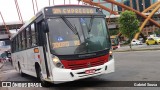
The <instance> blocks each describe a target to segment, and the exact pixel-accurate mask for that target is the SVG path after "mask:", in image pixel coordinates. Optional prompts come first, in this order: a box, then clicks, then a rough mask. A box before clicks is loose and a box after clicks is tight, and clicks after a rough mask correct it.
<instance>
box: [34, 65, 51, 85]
mask: <svg viewBox="0 0 160 90" xmlns="http://www.w3.org/2000/svg"><path fill="white" fill-rule="evenodd" d="M35 68H36V74H37V79H38V81H40V82H41V85H42V86H43V87H49V86H50V83H49V82H47V81H44V80H43V75H42V71H41V68H40V66H39V65H35Z"/></svg>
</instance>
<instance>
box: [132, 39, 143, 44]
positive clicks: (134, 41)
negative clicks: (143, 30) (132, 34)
mask: <svg viewBox="0 0 160 90" xmlns="http://www.w3.org/2000/svg"><path fill="white" fill-rule="evenodd" d="M131 45H142V42H141V41H139V40H136V39H133V40H132V41H131Z"/></svg>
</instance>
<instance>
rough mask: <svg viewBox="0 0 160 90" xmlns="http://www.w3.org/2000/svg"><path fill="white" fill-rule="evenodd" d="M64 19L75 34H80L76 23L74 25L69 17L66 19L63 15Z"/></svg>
mask: <svg viewBox="0 0 160 90" xmlns="http://www.w3.org/2000/svg"><path fill="white" fill-rule="evenodd" d="M62 20H63V21H64V22H65V23H66V25H67V26H68V27H69V28H70V29H71V30H72V31H73V33H74V34H75V35H77V34H78V31H77V28H76V26H75V25H74V26H73V25H72V24H71V22H70V21H69V20H68V19H66V18H65V17H62Z"/></svg>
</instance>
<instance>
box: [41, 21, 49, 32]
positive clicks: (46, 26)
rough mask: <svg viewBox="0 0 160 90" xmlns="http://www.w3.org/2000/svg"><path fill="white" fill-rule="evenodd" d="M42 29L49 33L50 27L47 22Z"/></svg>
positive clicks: (43, 23)
mask: <svg viewBox="0 0 160 90" xmlns="http://www.w3.org/2000/svg"><path fill="white" fill-rule="evenodd" d="M42 29H43V31H44V32H45V33H47V32H49V29H48V25H47V24H46V23H45V22H42Z"/></svg>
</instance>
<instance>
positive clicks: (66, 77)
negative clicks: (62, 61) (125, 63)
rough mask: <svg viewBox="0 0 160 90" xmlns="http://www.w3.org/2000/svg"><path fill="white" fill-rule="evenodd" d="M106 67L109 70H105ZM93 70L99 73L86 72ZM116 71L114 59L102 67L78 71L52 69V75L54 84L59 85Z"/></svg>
mask: <svg viewBox="0 0 160 90" xmlns="http://www.w3.org/2000/svg"><path fill="white" fill-rule="evenodd" d="M106 67H107V69H106V70H105V68H106ZM92 69H95V70H97V71H95V72H94V73H93V74H85V71H86V70H92ZM114 71H115V67H114V59H112V60H110V61H109V62H106V63H105V64H103V65H100V66H95V67H90V68H84V69H78V70H71V69H60V68H53V69H52V73H53V75H54V80H53V81H54V82H53V83H54V84H59V83H64V82H69V81H74V80H78V79H84V78H88V77H93V76H97V75H101V74H107V73H112V72H114ZM71 73H72V74H73V76H72V75H71Z"/></svg>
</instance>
